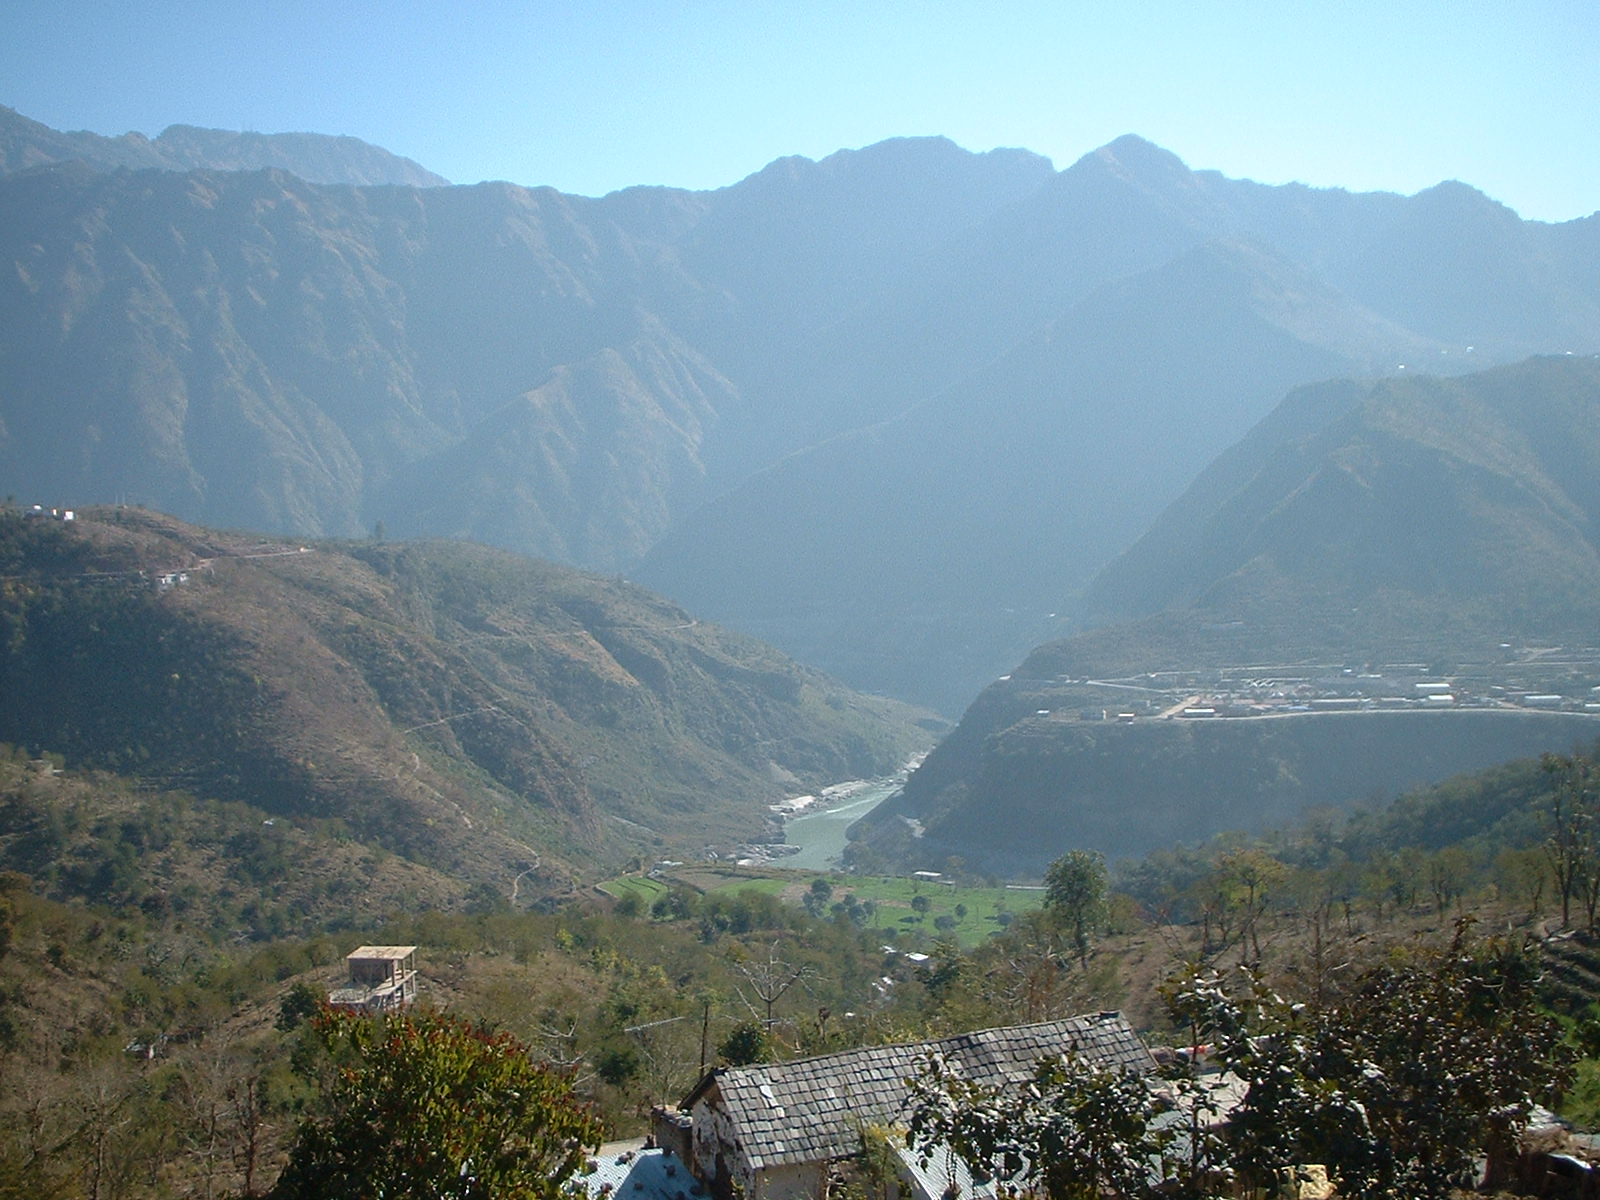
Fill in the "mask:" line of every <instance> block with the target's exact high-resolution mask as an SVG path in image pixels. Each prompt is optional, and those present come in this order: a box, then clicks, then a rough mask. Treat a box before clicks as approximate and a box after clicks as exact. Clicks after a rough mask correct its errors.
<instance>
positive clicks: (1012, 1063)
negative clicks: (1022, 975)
mask: <svg viewBox="0 0 1600 1200" xmlns="http://www.w3.org/2000/svg"><path fill="white" fill-rule="evenodd" d="M1068 1051H1071V1052H1074V1053H1076V1054H1078V1055H1080V1056H1082V1057H1084V1058H1086V1059H1088V1060H1090V1061H1092V1062H1095V1063H1098V1064H1100V1065H1102V1066H1108V1067H1121V1068H1123V1069H1125V1070H1128V1071H1133V1072H1137V1073H1139V1074H1147V1073H1149V1072H1150V1071H1151V1070H1153V1069H1154V1067H1155V1060H1154V1059H1153V1058H1151V1056H1150V1052H1149V1050H1147V1049H1146V1048H1145V1045H1144V1043H1143V1042H1141V1041H1140V1040H1139V1038H1138V1035H1136V1034H1135V1033H1134V1032H1133V1030H1132V1028H1131V1027H1129V1025H1128V1023H1127V1021H1126V1020H1125V1019H1124V1018H1123V1016H1122V1014H1121V1013H1095V1014H1091V1015H1088V1016H1080V1017H1071V1018H1068V1019H1067V1020H1064V1021H1046V1022H1043V1023H1040V1024H1037V1025H1016V1026H1011V1027H1009V1028H1005V1029H985V1030H980V1031H979V1032H977V1033H965V1034H961V1035H959V1036H957V1037H951V1038H944V1039H942V1040H940V1041H934V1042H915V1043H910V1044H906V1045H899V1046H873V1047H868V1048H865V1049H861V1050H848V1051H844V1052H842V1053H839V1054H824V1055H821V1056H819V1057H816V1058H805V1059H800V1060H798V1061H796V1062H788V1063H774V1064H770V1065H767V1066H757V1067H724V1068H720V1069H718V1070H715V1071H712V1072H711V1073H710V1074H708V1075H707V1076H706V1077H705V1078H704V1079H702V1080H701V1081H700V1084H699V1086H698V1087H696V1088H695V1090H694V1091H693V1092H691V1093H690V1094H689V1096H688V1098H687V1099H685V1101H684V1103H683V1107H684V1108H686V1109H688V1110H689V1112H690V1115H691V1118H692V1124H691V1128H690V1139H689V1140H690V1146H689V1152H690V1153H689V1157H690V1165H691V1167H692V1168H693V1170H694V1172H695V1174H696V1175H697V1176H699V1177H700V1178H701V1179H702V1180H704V1181H705V1182H706V1184H707V1185H708V1186H709V1187H710V1188H711V1191H712V1194H713V1195H718V1196H726V1195H729V1194H730V1193H731V1189H732V1187H734V1186H737V1187H738V1188H739V1189H740V1190H741V1191H742V1193H743V1195H744V1197H745V1200H802V1198H811V1197H820V1196H822V1194H823V1191H824V1188H825V1185H826V1180H827V1173H828V1164H829V1163H830V1162H832V1161H833V1160H835V1159H840V1158H847V1157H849V1156H850V1155H853V1154H855V1153H856V1152H857V1151H858V1150H859V1149H860V1144H861V1130H862V1128H863V1127H864V1126H866V1125H885V1126H894V1125H903V1124H904V1123H905V1122H906V1121H907V1120H908V1119H909V1118H910V1115H911V1114H910V1110H909V1090H908V1088H907V1086H906V1080H907V1079H909V1078H911V1077H912V1076H914V1075H915V1074H916V1073H917V1069H918V1063H919V1062H920V1061H921V1060H922V1059H924V1058H926V1057H927V1055H928V1054H929V1053H930V1052H932V1053H936V1054H938V1055H940V1056H941V1057H943V1058H944V1059H946V1060H947V1061H950V1062H953V1063H956V1064H958V1065H959V1067H960V1070H961V1073H962V1074H963V1075H964V1076H965V1077H966V1078H967V1079H970V1080H972V1081H974V1082H976V1083H980V1084H985V1085H989V1086H993V1085H995V1084H1001V1083H1020V1082H1021V1081H1023V1080H1025V1079H1028V1078H1031V1077H1032V1075H1033V1072H1034V1068H1035V1067H1036V1066H1037V1065H1038V1063H1039V1061H1040V1060H1041V1059H1044V1058H1053V1057H1055V1056H1057V1055H1060V1054H1063V1053H1066V1052H1068Z"/></svg>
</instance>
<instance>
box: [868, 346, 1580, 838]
mask: <svg viewBox="0 0 1600 1200" xmlns="http://www.w3.org/2000/svg"><path fill="white" fill-rule="evenodd" d="M1597 479H1600V360H1596V359H1593V358H1583V357H1578V356H1573V357H1570V358H1569V357H1561V358H1546V359H1534V360H1530V361H1527V362H1524V363H1519V364H1515V365H1512V366H1506V367H1500V368H1496V369H1494V370H1491V371H1487V372H1483V373H1480V374H1477V375H1471V376H1465V377H1459V378H1450V379H1443V378H1437V377H1408V378H1405V379H1392V380H1384V381H1381V382H1376V383H1372V382H1359V383H1358V382H1343V383H1335V384H1325V385H1319V386H1316V387H1310V388H1305V389H1302V390H1299V391H1297V392H1295V393H1294V394H1293V395H1291V396H1290V397H1289V398H1288V399H1286V400H1285V401H1284V402H1283V404H1282V405H1280V406H1279V408H1278V409H1277V410H1276V411H1274V412H1273V413H1272V415H1271V416H1270V417H1269V418H1268V419H1266V420H1265V421H1263V422H1262V423H1261V424H1260V425H1259V426H1258V427H1257V428H1256V429H1255V430H1254V431H1253V432H1252V434H1251V435H1250V436H1249V437H1248V438H1246V439H1245V440H1244V441H1243V442H1241V443H1240V444H1239V445H1238V446H1236V447H1234V448H1232V449H1230V450H1229V451H1228V452H1227V453H1226V454H1224V455H1222V456H1220V457H1219V458H1218V459H1217V461H1216V462H1215V463H1214V464H1213V465H1212V466H1211V467H1210V468H1208V469H1207V470H1206V471H1205V472H1204V473H1203V474H1202V475H1201V476H1200V477H1199V479H1198V480H1197V481H1196V482H1195V483H1194V485H1193V486H1192V487H1191V488H1190V489H1189V491H1188V492H1187V493H1186V494H1185V495H1184V496H1183V497H1182V498H1181V499H1180V500H1179V501H1178V502H1176V503H1175V504H1173V505H1172V506H1171V508H1169V509H1168V511H1167V512H1166V513H1165V514H1164V515H1163V516H1162V518H1161V519H1160V521H1158V522H1157V523H1156V525H1155V526H1154V528H1153V529H1152V530H1151V531H1150V533H1149V534H1147V535H1146V536H1145V537H1144V538H1143V539H1141V540H1140V541H1139V542H1138V543H1137V544H1136V545H1135V546H1134V548H1133V549H1132V550H1130V551H1129V552H1128V553H1126V554H1125V555H1123V556H1122V557H1120V558H1119V559H1118V560H1117V561H1115V562H1114V563H1113V564H1112V565H1111V566H1109V567H1108V568H1107V569H1106V570H1105V571H1104V572H1103V573H1102V574H1101V575H1100V576H1099V577H1098V578H1097V579H1096V580H1095V582H1094V583H1093V585H1092V586H1091V587H1090V588H1089V590H1088V592H1087V603H1088V604H1089V606H1090V608H1091V610H1092V611H1093V612H1095V613H1096V614H1098V615H1099V616H1100V618H1101V619H1102V620H1104V621H1106V624H1104V625H1102V626H1101V627H1100V628H1097V629H1095V630H1093V631H1091V632H1088V633H1083V634H1079V635H1077V636H1074V637H1071V638H1067V639H1064V640H1059V641H1055V642H1051V643H1047V644H1045V645H1043V646H1040V647H1038V648H1037V649H1035V650H1034V651H1033V652H1032V653H1031V654H1029V655H1028V656H1027V658H1026V659H1025V660H1024V661H1023V662H1022V664H1021V665H1020V666H1018V667H1017V668H1016V669H1015V670H1014V671H1013V672H1012V673H1011V674H1010V675H1008V676H1007V677H1006V678H1005V679H1004V680H1002V681H1000V682H997V683H993V684H991V685H990V686H989V687H988V688H987V689H986V691H985V692H984V693H983V694H982V695H981V696H980V697H979V699H978V700H977V701H976V702H975V703H974V704H973V705H972V706H971V707H970V708H969V709H968V710H967V712H966V714H965V715H964V716H963V718H962V720H961V723H960V725H959V726H958V728H957V729H956V730H955V732H954V733H952V734H951V735H950V736H949V737H948V738H947V739H945V741H944V742H943V743H941V745H940V746H939V748H938V749H937V750H936V751H935V752H934V754H932V755H931V756H930V757H929V758H928V760H927V762H926V763H925V764H924V765H923V767H922V768H921V769H920V770H919V771H918V772H917V773H916V774H915V775H914V776H913V777H912V779H911V780H910V782H909V783H908V785H907V787H906V790H905V793H904V795H903V796H902V797H901V799H900V800H899V801H898V802H897V803H896V804H895V805H894V806H885V808H884V809H881V810H879V812H877V813H875V814H873V817H872V819H871V821H870V822H868V829H864V830H863V835H864V836H865V837H867V839H868V840H869V841H871V840H874V839H878V840H881V839H883V838H888V839H889V842H890V843H893V844H894V845H895V847H896V848H895V850H894V853H896V854H898V855H901V856H902V860H903V861H909V860H910V858H911V857H916V858H918V859H920V858H921V857H923V856H924V854H925V853H926V852H927V851H929V850H937V851H939V852H942V853H957V854H960V855H962V856H963V857H965V858H967V859H968V860H969V861H987V862H992V863H999V864H1006V869H1010V870H1017V869H1026V870H1035V869H1037V866H1038V861H1036V860H1038V858H1039V855H1041V854H1043V855H1044V858H1043V861H1046V862H1047V861H1048V860H1049V858H1050V857H1052V855H1051V854H1050V853H1046V851H1045V849H1042V848H1041V847H1050V848H1053V849H1054V852H1055V853H1059V852H1060V851H1061V850H1062V849H1065V848H1068V847H1070V846H1071V845H1074V844H1079V842H1080V841H1081V842H1082V843H1083V844H1087V845H1092V846H1096V847H1098V848H1101V849H1104V850H1107V851H1108V852H1113V853H1121V854H1127V853H1137V852H1140V851H1143V850H1146V849H1149V848H1152V847H1153V846H1154V845H1156V844H1159V843H1160V842H1161V841H1163V840H1171V839H1172V838H1174V837H1177V838H1196V837H1203V836H1207V835H1209V834H1210V833H1215V832H1218V831H1220V830H1223V829H1231V828H1246V829H1253V828H1259V827H1260V826H1261V824H1262V823H1264V822H1265V823H1271V822H1278V821H1282V820H1284V819H1287V818H1288V817H1289V816H1291V815H1292V814H1293V813H1295V812H1297V811H1300V810H1301V809H1302V808H1304V807H1306V806H1310V805H1317V804H1335V805H1348V804H1349V803H1351V802H1353V801H1355V800H1358V799H1361V798H1363V797H1365V796H1366V795H1368V794H1369V793H1373V792H1377V793H1394V792H1398V791H1400V790H1401V789H1403V788H1406V787H1408V786H1411V785H1413V784H1415V783H1419V782H1425V781H1434V780H1438V779H1441V778H1443V777H1445V776H1446V775H1449V774H1452V773H1454V772H1456V771H1462V770H1469V769H1476V768H1479V767H1483V766H1487V765H1490V764H1491V763H1493V762H1495V761H1498V760H1500V759H1505V758H1512V757H1518V756H1522V755H1528V754H1536V753H1539V752H1542V751H1558V752H1559V751H1565V750H1567V749H1570V747H1571V745H1572V744H1573V743H1574V741H1577V740H1584V741H1588V740H1592V738H1593V736H1594V734H1593V732H1585V729H1586V728H1587V727H1589V726H1592V723H1593V722H1594V721H1595V720H1596V719H1597V718H1596V715H1595V714H1594V713H1592V712H1582V713H1580V712H1572V713H1570V714H1567V715H1564V716H1558V715H1555V714H1538V713H1532V712H1528V711H1526V710H1521V711H1517V710H1515V706H1516V705H1518V704H1520V703H1521V701H1520V700H1518V699H1517V697H1519V696H1522V695H1529V694H1538V695H1546V696H1548V697H1551V699H1549V700H1546V701H1541V703H1558V704H1560V705H1561V706H1563V707H1566V708H1569V709H1580V708H1582V707H1583V706H1584V704H1585V703H1587V702H1592V700H1593V697H1594V693H1591V692H1590V690H1589V689H1590V688H1591V687H1592V686H1594V685H1595V684H1596V683H1597V682H1600V678H1597V677H1596V674H1597V672H1600V658H1597V656H1596V652H1595V651H1594V650H1593V649H1590V648H1589V647H1592V645H1593V631H1594V629H1595V628H1596V626H1597V623H1600V600H1597V599H1596V597H1600V546H1597V543H1596V540H1595V530H1596V529H1597V528H1600V491H1597V489H1596V483H1595V481H1596V480H1597ZM1118 616H1121V617H1124V618H1136V619H1125V620H1122V621H1116V620H1114V618H1115V617H1118ZM1384 663H1389V664H1409V665H1407V666H1403V667H1390V668H1382V667H1380V666H1379V665H1378V664H1384ZM1429 679H1433V680H1450V681H1452V682H1451V683H1449V684H1447V685H1441V687H1442V688H1445V687H1447V688H1448V689H1449V690H1452V691H1465V692H1467V693H1470V695H1471V697H1472V701H1473V703H1475V704H1479V705H1482V706H1483V711H1472V712H1443V713H1437V714H1431V715H1430V714H1424V713H1417V712H1407V711H1395V712H1369V713H1338V714H1335V713H1320V714H1311V713H1305V712H1304V710H1306V709H1308V708H1311V707H1314V706H1316V705H1319V704H1322V705H1333V706H1340V705H1349V706H1363V707H1370V706H1379V707H1389V708H1403V707H1405V706H1408V705H1415V704H1417V703H1419V700H1418V697H1417V695H1416V693H1415V692H1414V691H1413V689H1414V688H1415V686H1416V683H1415V682H1414V681H1417V680H1429ZM1368 681H1370V682H1368ZM1374 689H1376V690H1374ZM1191 707H1192V708H1195V709H1197V710H1199V711H1203V712H1205V713H1208V714H1209V712H1211V711H1212V710H1213V709H1227V710H1229V711H1231V712H1237V713H1238V714H1240V715H1241V716H1242V717H1243V718H1244V719H1222V720H1219V721H1216V722H1206V721H1199V722H1194V721H1184V720H1165V721H1147V720H1142V719H1140V720H1137V722H1136V723H1134V724H1130V725H1127V726H1119V725H1118V726H1114V725H1107V724H1106V723H1104V722H1103V721H1100V720H1098V718H1099V716H1100V715H1101V714H1102V713H1109V714H1112V715H1114V714H1115V713H1116V712H1117V711H1118V710H1120V709H1126V710H1128V711H1129V713H1130V720H1131V719H1133V717H1134V716H1135V715H1138V716H1141V717H1142V716H1144V715H1152V716H1153V715H1165V716H1168V717H1172V716H1175V715H1177V714H1178V713H1180V712H1181V711H1182V710H1183V709H1185V708H1191ZM1295 709H1299V710H1301V712H1302V713H1304V715H1296V714H1295ZM1080 715H1087V716H1088V717H1089V718H1090V719H1087V720H1083V719H1079V718H1080ZM1357 735H1359V736H1357ZM897 816H908V817H912V818H914V819H916V820H919V821H921V822H923V825H924V826H925V827H926V841H925V844H924V845H922V846H914V845H910V844H909V843H905V842H904V839H902V838H900V837H899V835H898V834H897V833H895V831H894V828H893V826H894V823H895V818H896V817H897ZM1025 827H1034V828H1036V832H1035V833H1034V834H1033V835H1031V840H1029V838H1026V837H1024V836H1023V830H1024V828H1025ZM1014 844H1025V845H1027V846H1028V847H1029V849H1027V850H1025V851H1021V852H1019V851H1016V850H1015V849H1014V848H1013V845H1014ZM957 847H960V848H957Z"/></svg>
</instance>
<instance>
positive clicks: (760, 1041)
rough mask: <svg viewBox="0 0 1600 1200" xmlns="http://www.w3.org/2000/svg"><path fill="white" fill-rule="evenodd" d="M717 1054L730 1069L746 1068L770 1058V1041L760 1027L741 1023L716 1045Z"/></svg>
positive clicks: (749, 1023)
mask: <svg viewBox="0 0 1600 1200" xmlns="http://www.w3.org/2000/svg"><path fill="white" fill-rule="evenodd" d="M717 1054H718V1056H719V1057H721V1059H722V1061H723V1062H725V1063H727V1064H728V1065H729V1066H730V1067H747V1066H749V1065H750V1064H751V1063H758V1062H765V1061H766V1060H767V1059H768V1058H769V1057H771V1055H772V1040H771V1038H769V1037H768V1036H767V1031H766V1029H765V1027H763V1026H762V1025H760V1024H758V1023H757V1022H755V1021H741V1022H740V1023H739V1024H737V1025H735V1026H734V1027H733V1029H732V1030H731V1031H729V1033H728V1036H727V1037H725V1038H723V1039H722V1040H721V1041H720V1042H718V1043H717Z"/></svg>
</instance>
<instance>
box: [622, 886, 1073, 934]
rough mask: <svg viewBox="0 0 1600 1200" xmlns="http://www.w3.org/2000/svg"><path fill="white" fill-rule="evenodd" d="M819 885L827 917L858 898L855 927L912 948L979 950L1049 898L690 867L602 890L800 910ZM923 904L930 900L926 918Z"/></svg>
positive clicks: (646, 898) (1015, 891)
mask: <svg viewBox="0 0 1600 1200" xmlns="http://www.w3.org/2000/svg"><path fill="white" fill-rule="evenodd" d="M818 879H825V880H827V883H828V888H829V892H828V895H827V898H826V900H823V901H822V902H821V904H820V910H821V911H822V912H823V913H829V912H832V910H833V906H834V905H837V904H845V905H849V903H850V898H851V897H853V898H854V901H855V904H856V905H859V906H860V907H859V909H858V910H857V920H859V921H860V923H861V924H862V925H863V927H864V928H867V929H879V930H882V931H883V932H884V934H885V936H886V937H893V936H895V935H899V936H900V937H901V938H902V939H904V940H907V941H910V942H916V941H923V940H927V941H931V940H934V939H937V938H941V937H952V938H955V939H956V941H957V942H958V943H960V944H961V945H962V946H969V947H970V946H974V945H977V944H978V943H979V942H981V941H983V940H984V939H985V938H988V937H990V936H992V935H993V934H995V933H997V932H999V931H1000V930H1001V929H1003V928H1004V927H1005V924H1006V922H1007V921H1008V920H1009V919H1010V918H1011V917H1014V916H1016V915H1018V914H1020V913H1025V912H1029V911H1031V910H1033V909H1035V908H1038V907H1039V905H1040V904H1041V903H1042V902H1043V899H1044V892H1043V891H1042V890H1040V889H1033V888H1028V889H1019V888H1004V887H958V886H953V885H951V884H947V883H944V882H941V881H938V880H920V879H903V878H897V877H893V876H885V875H867V876H856V875H838V874H817V873H815V872H810V871H785V870H783V869H781V868H778V867H748V868H747V867H710V866H704V867H684V868H682V869H680V870H676V871H674V872H673V873H672V875H671V877H670V880H662V879H653V878H643V877H640V876H625V877H622V878H619V879H613V880H609V881H608V882H606V883H603V884H601V885H600V887H601V890H603V891H605V892H606V893H608V894H609V895H612V896H616V897H618V898H619V899H620V898H621V897H622V896H623V895H625V894H628V893H629V892H632V893H634V894H637V895H638V896H639V898H640V902H641V904H642V905H643V906H644V909H645V911H648V910H649V906H650V905H651V904H653V903H654V902H655V901H656V899H657V898H659V897H660V896H662V895H664V894H665V893H666V891H667V889H668V885H669V882H670V883H680V884H683V885H685V886H687V887H689V888H692V889H693V890H695V891H697V892H701V893H703V894H710V893H714V892H721V893H730V892H740V891H752V892H761V893H763V894H766V895H774V896H778V897H780V898H781V899H782V900H783V901H784V902H785V903H789V904H793V905H794V906H795V907H797V908H798V907H801V906H803V905H804V904H805V900H806V896H807V894H808V893H809V892H810V891H811V890H812V887H813V885H814V881H816V880H818ZM919 897H921V898H925V900H926V905H925V906H924V907H923V910H922V911H920V912H919V911H918V906H919V904H921V900H919ZM941 918H944V919H943V920H941Z"/></svg>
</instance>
